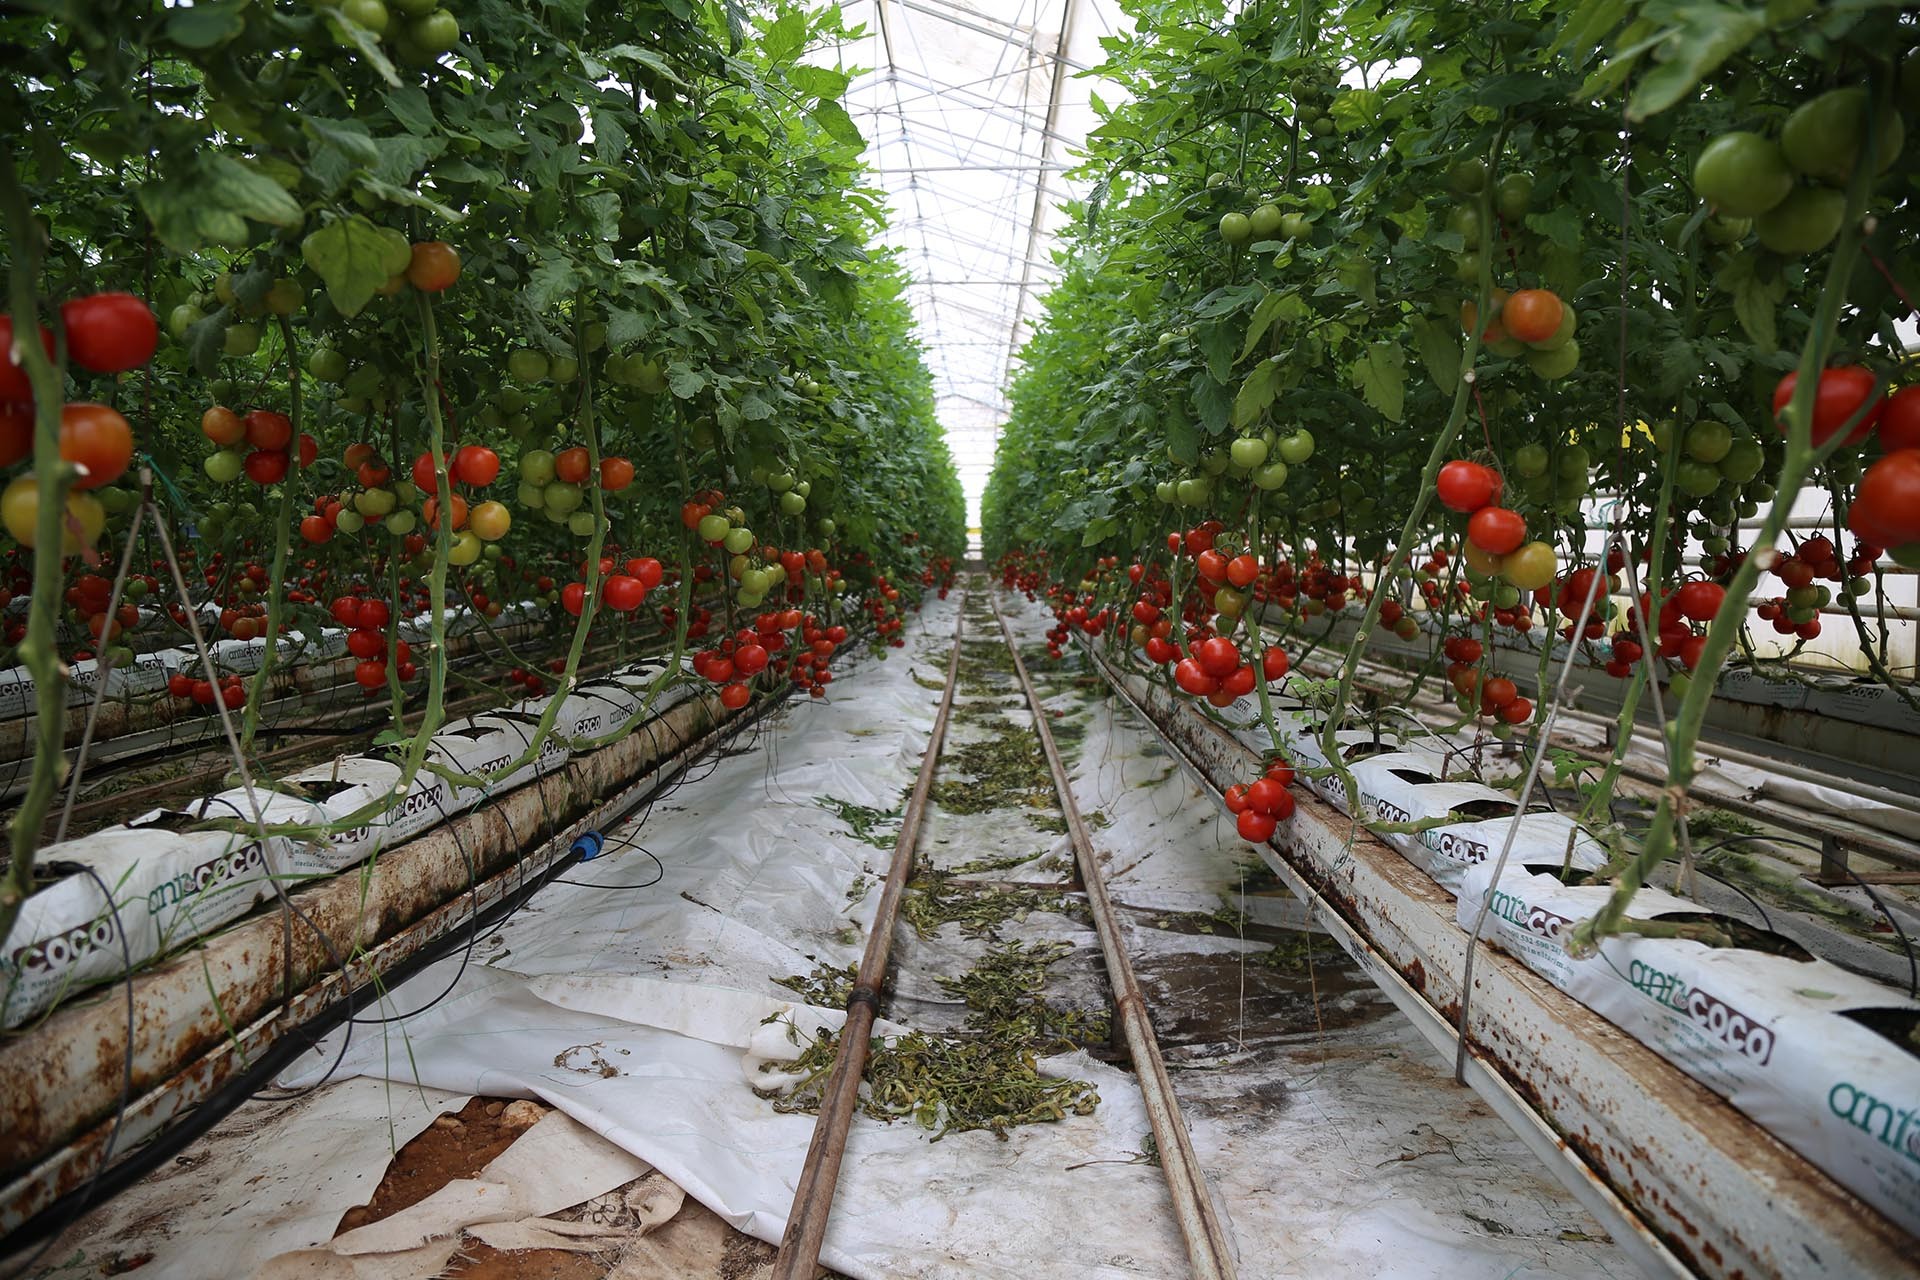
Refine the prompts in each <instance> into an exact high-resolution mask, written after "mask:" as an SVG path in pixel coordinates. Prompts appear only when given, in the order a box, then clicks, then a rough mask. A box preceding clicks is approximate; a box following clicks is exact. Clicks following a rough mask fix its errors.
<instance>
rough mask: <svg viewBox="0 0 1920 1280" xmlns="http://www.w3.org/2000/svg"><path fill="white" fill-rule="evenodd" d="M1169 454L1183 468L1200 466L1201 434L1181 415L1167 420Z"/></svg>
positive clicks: (1170, 416) (1171, 416)
mask: <svg viewBox="0 0 1920 1280" xmlns="http://www.w3.org/2000/svg"><path fill="white" fill-rule="evenodd" d="M1167 452H1168V453H1170V454H1171V455H1173V460H1174V461H1175V462H1177V463H1179V464H1180V465H1181V466H1183V467H1195V466H1198V465H1200V433H1199V432H1197V431H1195V430H1194V429H1193V424H1192V423H1191V422H1188V421H1187V420H1186V418H1185V417H1184V416H1183V415H1181V414H1177V413H1176V414H1171V415H1169V416H1168V418H1167Z"/></svg>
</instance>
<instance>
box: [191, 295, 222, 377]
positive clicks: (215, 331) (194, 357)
mask: <svg viewBox="0 0 1920 1280" xmlns="http://www.w3.org/2000/svg"><path fill="white" fill-rule="evenodd" d="M231 319H232V317H231V316H230V315H228V314H227V309H226V308H225V307H219V308H216V309H215V310H213V311H209V312H208V313H207V314H206V315H204V316H202V317H201V318H200V319H198V320H196V321H194V322H193V323H192V324H190V325H188V326H187V339H186V345H187V360H188V362H189V363H190V364H192V365H193V368H194V371H195V372H196V373H199V374H202V375H203V376H206V377H212V376H213V375H214V374H215V373H217V372H219V369H220V357H221V356H222V355H224V354H225V353H226V343H227V324H228V323H229V322H230V321H231Z"/></svg>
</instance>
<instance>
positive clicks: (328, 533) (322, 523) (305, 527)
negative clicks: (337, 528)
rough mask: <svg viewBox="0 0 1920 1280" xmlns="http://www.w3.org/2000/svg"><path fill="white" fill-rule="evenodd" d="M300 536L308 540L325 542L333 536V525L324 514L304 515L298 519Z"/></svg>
mask: <svg viewBox="0 0 1920 1280" xmlns="http://www.w3.org/2000/svg"><path fill="white" fill-rule="evenodd" d="M300 536H301V537H303V538H305V539H306V540H307V541H308V542H313V543H320V542H326V541H327V540H328V539H330V538H332V537H333V526H332V525H331V524H329V523H328V522H327V518H326V517H325V516H306V517H303V518H302V519H301V521H300Z"/></svg>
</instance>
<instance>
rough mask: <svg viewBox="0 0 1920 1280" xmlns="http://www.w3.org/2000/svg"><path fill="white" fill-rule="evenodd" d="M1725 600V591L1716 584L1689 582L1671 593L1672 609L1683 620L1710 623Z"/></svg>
mask: <svg viewBox="0 0 1920 1280" xmlns="http://www.w3.org/2000/svg"><path fill="white" fill-rule="evenodd" d="M1726 598H1727V589H1726V588H1725V587H1723V586H1721V585H1720V584H1719V583H1717V582H1689V583H1687V584H1686V585H1685V586H1683V587H1681V588H1680V589H1679V590H1678V591H1676V592H1674V593H1673V607H1674V608H1676V609H1678V610H1679V611H1680V615H1681V616H1682V617H1684V618H1690V619H1692V620H1693V621H1695V622H1711V621H1713V618H1714V615H1715V614H1717V613H1719V612H1720V604H1721V602H1722V601H1723V600H1725V599H1726Z"/></svg>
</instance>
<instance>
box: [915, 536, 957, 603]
mask: <svg viewBox="0 0 1920 1280" xmlns="http://www.w3.org/2000/svg"><path fill="white" fill-rule="evenodd" d="M916 536H917V535H916ZM936 583H937V584H938V586H937V587H936V590H937V592H938V594H939V596H940V598H941V599H942V600H945V599H946V598H947V593H948V592H949V591H951V590H952V589H953V557H952V556H934V557H933V558H932V559H931V560H928V561H927V563H926V567H925V568H923V569H922V570H921V571H920V585H921V586H923V587H933V586H935V584H936Z"/></svg>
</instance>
